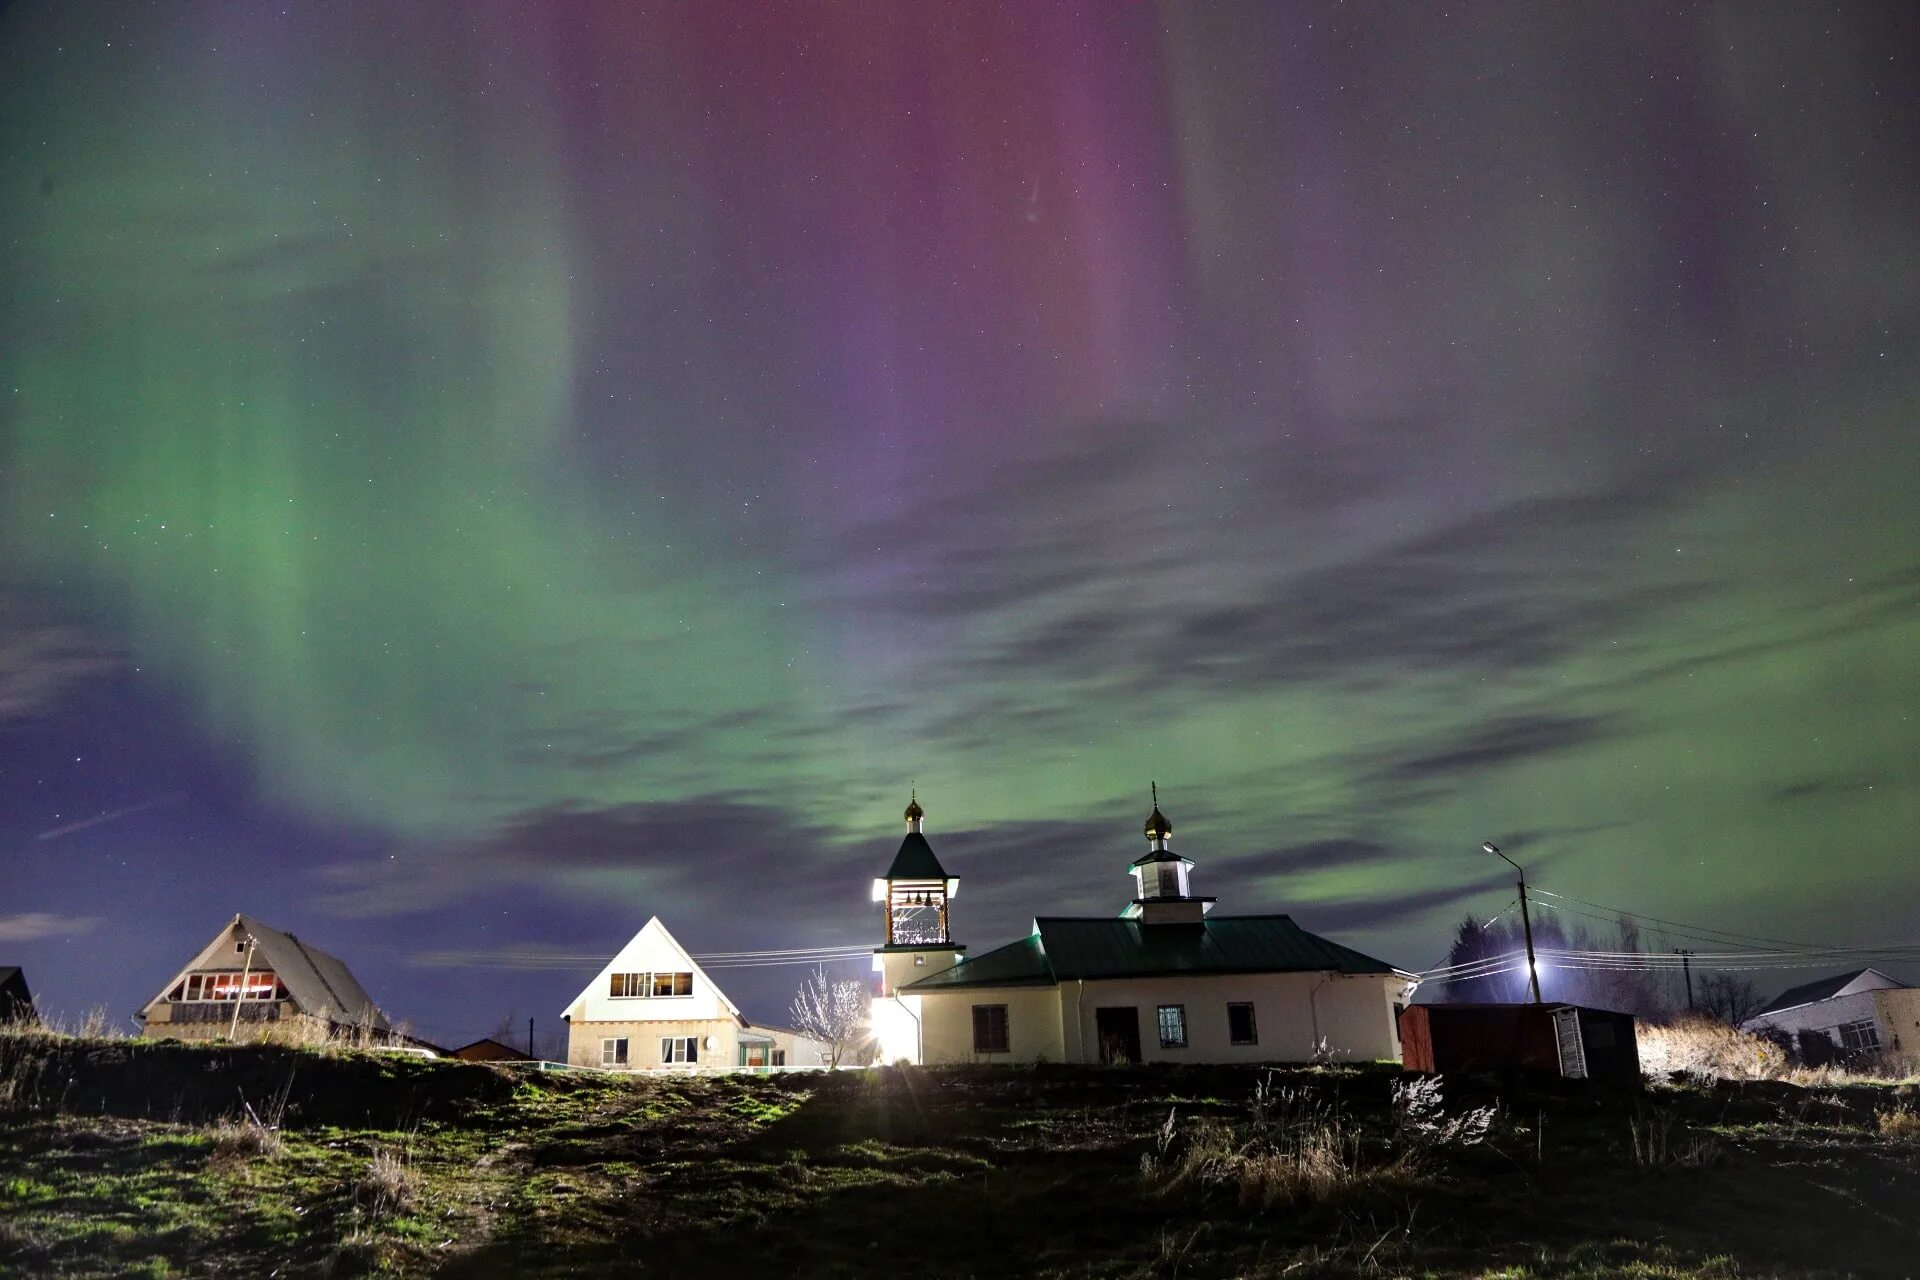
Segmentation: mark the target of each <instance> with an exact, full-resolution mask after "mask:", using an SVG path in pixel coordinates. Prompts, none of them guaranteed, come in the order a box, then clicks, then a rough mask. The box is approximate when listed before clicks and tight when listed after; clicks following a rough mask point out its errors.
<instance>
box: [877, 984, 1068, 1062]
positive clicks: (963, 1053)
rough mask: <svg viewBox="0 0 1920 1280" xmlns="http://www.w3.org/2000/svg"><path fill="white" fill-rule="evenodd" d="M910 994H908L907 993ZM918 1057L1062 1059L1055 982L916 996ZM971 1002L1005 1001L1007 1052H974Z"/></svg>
mask: <svg viewBox="0 0 1920 1280" xmlns="http://www.w3.org/2000/svg"><path fill="white" fill-rule="evenodd" d="M909 998H911V997H909ZM920 1001H921V1004H920V1016H921V1047H922V1059H921V1060H922V1061H923V1062H926V1063H929V1064H938V1063H963V1062H1034V1061H1038V1060H1039V1059H1042V1058H1044V1059H1046V1060H1047V1061H1048V1062H1063V1061H1066V1060H1067V1057H1066V1051H1065V1047H1064V1046H1063V1045H1062V1043H1061V1027H1060V994H1059V991H1058V990H1057V989H1056V988H1054V987H1050V986H1048V987H982V988H966V989H962V990H957V991H938V992H935V991H929V992H926V993H925V994H924V995H922V996H921V997H920ZM975 1005H1005V1006H1006V1008H1007V1033H1008V1043H1007V1052H1006V1053H994V1054H983V1053H976V1052H974V1047H973V1009H974V1006H975Z"/></svg>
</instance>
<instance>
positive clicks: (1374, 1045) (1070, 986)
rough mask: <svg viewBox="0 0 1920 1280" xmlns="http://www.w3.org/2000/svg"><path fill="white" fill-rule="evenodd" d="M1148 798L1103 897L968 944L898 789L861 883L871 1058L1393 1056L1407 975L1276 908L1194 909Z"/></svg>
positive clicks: (1185, 870) (915, 813)
mask: <svg viewBox="0 0 1920 1280" xmlns="http://www.w3.org/2000/svg"><path fill="white" fill-rule="evenodd" d="M1154 800H1155V803H1154V807H1153V812H1152V814H1151V815H1149V817H1148V818H1147V822H1146V828H1145V834H1146V838H1147V843H1148V847H1147V852H1146V853H1145V855H1143V856H1142V857H1139V858H1137V859H1135V860H1134V861H1133V864H1132V865H1131V867H1129V868H1128V870H1129V873H1130V874H1131V876H1132V877H1133V881H1134V897H1133V900H1132V901H1131V902H1129V903H1128V904H1127V905H1126V906H1125V907H1124V908H1123V909H1122V910H1121V911H1120V912H1119V914H1117V915H1114V916H1105V917H1093V918H1070V917H1058V916H1054V917H1049V916H1042V917H1039V918H1038V919H1036V920H1035V921H1034V923H1033V931H1032V932H1031V933H1030V934H1029V935H1028V936H1027V937H1025V938H1021V939H1020V940H1019V941H1017V942H1012V943H1009V944H1007V945H1006V946H1004V947H998V948H995V949H994V950H991V951H987V952H983V953H981V954H978V955H975V956H972V957H968V956H967V955H966V948H964V947H962V946H960V945H958V944H956V943H955V942H954V941H953V940H952V935H951V933H950V931H949V918H948V903H949V901H950V900H951V899H952V897H953V895H954V891H955V890H956V889H957V888H958V886H959V879H958V878H957V877H955V876H952V875H950V874H949V873H948V872H947V870H946V869H945V868H944V867H943V866H941V864H940V861H939V859H938V858H936V857H935V856H934V853H933V849H932V846H930V845H929V844H928V843H927V839H926V836H925V835H924V834H922V831H921V824H922V819H923V817H924V816H925V815H924V814H923V813H922V811H921V808H920V805H919V804H918V803H917V802H916V803H913V804H910V805H909V806H908V807H907V812H906V819H907V836H906V840H905V842H904V843H903V844H902V845H901V847H900V851H899V853H898V854H896V855H895V857H894V860H893V863H892V865H891V866H890V867H889V868H888V870H887V873H886V875H884V876H882V877H881V878H880V879H879V880H877V881H875V883H874V898H875V900H876V901H879V902H884V903H885V904H886V906H885V911H886V923H887V933H886V942H885V943H884V944H883V945H882V946H880V947H878V948H876V950H875V953H874V966H873V967H874V969H875V970H876V971H878V973H879V975H880V989H879V994H878V995H877V996H876V998H875V999H874V1002H873V1028H874V1034H875V1036H876V1038H877V1039H878V1040H879V1042H880V1052H881V1057H882V1061H886V1062H894V1061H901V1060H904V1061H908V1062H916V1063H942V1062H1035V1061H1048V1062H1288V1061H1295V1062H1297V1061H1304V1060H1307V1059H1310V1058H1314V1057H1317V1056H1319V1055H1321V1054H1332V1055H1334V1056H1337V1057H1341V1058H1346V1059H1357V1060H1362V1061H1364V1060H1367V1059H1376V1058H1388V1059H1397V1058H1399V1056H1400V1035H1399V1021H1398V1019H1399V1013H1400V1010H1401V1009H1402V1007H1403V1006H1404V1005H1405V1003H1406V1001H1407V1000H1408V998H1409V997H1410V995H1411V993H1412V989H1413V987H1414V985H1415V984H1416V983H1417V982H1418V979H1417V978H1416V977H1415V975H1413V974H1411V973H1408V972H1406V971H1404V970H1401V969H1396V968H1395V967H1394V966H1392V965H1390V964H1388V963H1386V962H1385V961H1383V960H1376V959H1375V958H1373V957H1372V956H1369V955H1365V954H1363V953H1361V952H1359V951H1355V950H1354V949H1352V948H1351V947H1346V946H1342V945H1341V944H1340V943H1337V942H1334V941H1332V940H1331V939H1328V938H1323V937H1320V936H1318V935H1316V934H1312V933H1309V932H1307V931H1306V930H1305V929H1302V928H1301V927H1300V926H1299V925H1297V924H1295V923H1294V922H1293V920H1292V919H1291V918H1289V917H1287V916H1284V915H1255V916H1218V915H1212V914H1211V908H1212V906H1213V899H1212V898H1206V897H1200V896H1198V895H1196V894H1195V893H1194V892H1193V883H1192V873H1193V865H1194V864H1193V863H1192V861H1191V860H1189V859H1187V858H1185V857H1182V856H1181V855H1180V854H1178V853H1176V852H1174V850H1173V848H1172V846H1171V844H1170V843H1169V841H1170V838H1171V836H1172V835H1173V824H1171V823H1170V822H1168V821H1167V819H1166V817H1165V815H1164V814H1162V813H1161V812H1160V806H1159V797H1158V795H1157V794H1156V795H1155V797H1154Z"/></svg>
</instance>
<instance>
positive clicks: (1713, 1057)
mask: <svg viewBox="0 0 1920 1280" xmlns="http://www.w3.org/2000/svg"><path fill="white" fill-rule="evenodd" d="M1638 1030H1639V1041H1640V1070H1641V1072H1642V1073H1643V1074H1646V1075H1650V1076H1664V1075H1669V1074H1671V1073H1673V1072H1683V1073H1685V1074H1687V1075H1693V1076H1702V1077H1707V1078H1715V1079H1727V1080H1774V1079H1778V1078H1779V1077H1780V1076H1781V1075H1782V1074H1783V1073H1784V1072H1785V1071H1786V1069H1787V1055H1786V1054H1785V1053H1784V1052H1782V1051H1781V1048H1780V1046H1779V1045H1777V1044H1775V1043H1774V1042H1773V1041H1771V1040H1768V1039H1766V1038H1765V1037H1763V1036H1756V1035H1752V1034H1750V1033H1748V1032H1745V1031H1741V1030H1739V1029H1738V1028H1736V1027H1730V1026H1728V1025H1727V1024H1726V1023H1724V1022H1721V1021H1720V1020H1719V1019H1717V1018H1709V1017H1706V1016H1704V1015H1700V1014H1691V1015H1686V1016H1682V1017H1679V1018H1675V1019H1674V1020H1673V1021H1672V1022H1667V1023H1657V1022H1642V1023H1640V1024H1639V1026H1638Z"/></svg>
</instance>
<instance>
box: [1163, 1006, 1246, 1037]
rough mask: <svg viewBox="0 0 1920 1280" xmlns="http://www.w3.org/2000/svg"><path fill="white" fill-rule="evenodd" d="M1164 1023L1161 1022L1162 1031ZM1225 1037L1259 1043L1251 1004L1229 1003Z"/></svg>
mask: <svg viewBox="0 0 1920 1280" xmlns="http://www.w3.org/2000/svg"><path fill="white" fill-rule="evenodd" d="M1165 1026H1166V1024H1165V1023H1164V1022H1162V1023H1161V1027H1162V1030H1163V1031H1164V1029H1165ZM1227 1039H1228V1040H1230V1041H1232V1042H1233V1043H1234V1044H1259V1043H1260V1030H1259V1028H1258V1027H1256V1026H1255V1025H1254V1022H1253V1006H1252V1005H1250V1004H1230V1005H1228V1006H1227Z"/></svg>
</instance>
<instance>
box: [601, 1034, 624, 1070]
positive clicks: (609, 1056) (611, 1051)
mask: <svg viewBox="0 0 1920 1280" xmlns="http://www.w3.org/2000/svg"><path fill="white" fill-rule="evenodd" d="M600 1065H601V1066H603V1067H624V1066H626V1065H627V1038H626V1037H625V1036H621V1037H619V1038H618V1039H612V1040H602V1041H601V1042H600Z"/></svg>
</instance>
